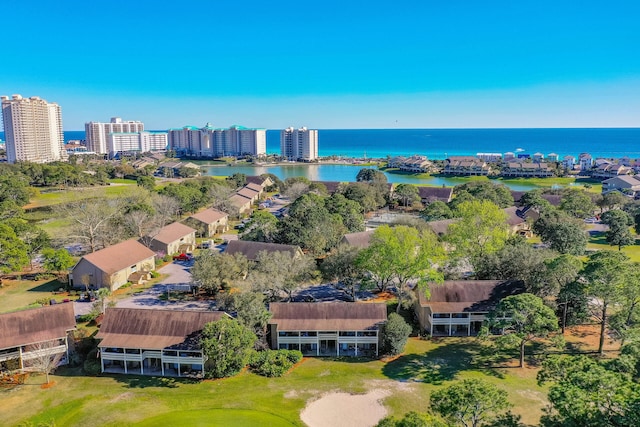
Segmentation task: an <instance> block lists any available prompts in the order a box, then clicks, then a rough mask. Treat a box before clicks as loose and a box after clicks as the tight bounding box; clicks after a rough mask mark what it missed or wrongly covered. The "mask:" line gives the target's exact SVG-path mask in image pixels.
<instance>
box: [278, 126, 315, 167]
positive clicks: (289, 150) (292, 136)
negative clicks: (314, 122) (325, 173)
mask: <svg viewBox="0 0 640 427" xmlns="http://www.w3.org/2000/svg"><path fill="white" fill-rule="evenodd" d="M280 153H281V155H282V157H286V158H287V159H288V160H293V161H295V160H303V161H307V162H308V161H311V160H315V159H317V158H318V131H317V130H314V129H307V128H306V127H301V128H300V129H294V128H293V127H289V128H286V129H284V130H282V131H281V132H280Z"/></svg>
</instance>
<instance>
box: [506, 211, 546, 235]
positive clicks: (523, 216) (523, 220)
mask: <svg viewBox="0 0 640 427" xmlns="http://www.w3.org/2000/svg"><path fill="white" fill-rule="evenodd" d="M502 211H503V212H504V213H505V214H507V224H508V225H509V231H510V232H511V233H512V234H518V235H520V236H522V237H526V238H529V237H533V231H531V224H530V223H529V222H528V221H527V218H528V217H531V215H532V214H533V213H534V212H535V211H532V210H531V209H529V208H525V209H519V208H517V207H515V206H512V207H510V208H506V209H503V210H502ZM527 213H528V214H527ZM538 217H539V215H538V216H537V217H536V218H535V219H537V218H538Z"/></svg>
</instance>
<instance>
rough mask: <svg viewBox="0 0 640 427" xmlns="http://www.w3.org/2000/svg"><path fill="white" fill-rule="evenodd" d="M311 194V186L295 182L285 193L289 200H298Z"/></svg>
mask: <svg viewBox="0 0 640 427" xmlns="http://www.w3.org/2000/svg"><path fill="white" fill-rule="evenodd" d="M308 192H309V184H307V183H304V182H294V183H293V184H291V185H288V186H287V188H286V189H285V190H284V191H283V193H284V195H285V196H286V197H288V198H289V200H293V201H295V200H298V199H299V198H300V197H302V196H303V195H305V194H307V193H308Z"/></svg>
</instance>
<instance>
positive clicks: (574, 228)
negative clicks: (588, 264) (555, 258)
mask: <svg viewBox="0 0 640 427" xmlns="http://www.w3.org/2000/svg"><path fill="white" fill-rule="evenodd" d="M533 231H534V233H536V234H537V235H538V236H540V239H541V240H542V241H543V242H544V243H546V244H548V245H549V247H550V248H551V249H553V250H556V251H558V252H560V253H561V254H571V255H582V254H583V253H584V250H585V248H586V247H587V242H588V240H587V234H586V232H585V230H584V225H583V224H582V221H579V220H576V219H574V218H572V217H570V216H568V215H567V214H565V213H564V212H562V211H558V210H555V209H554V210H549V211H546V212H542V214H541V215H540V218H538V219H537V220H536V221H535V222H534V223H533Z"/></svg>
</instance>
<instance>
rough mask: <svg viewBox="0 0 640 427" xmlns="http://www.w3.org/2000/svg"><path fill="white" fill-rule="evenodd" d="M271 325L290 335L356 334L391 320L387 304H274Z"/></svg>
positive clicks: (271, 305) (271, 307)
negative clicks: (296, 332) (347, 332)
mask: <svg viewBox="0 0 640 427" xmlns="http://www.w3.org/2000/svg"><path fill="white" fill-rule="evenodd" d="M269 311H271V313H273V316H272V317H271V320H269V323H270V324H275V325H278V329H279V330H284V331H286V330H289V331H292V330H293V331H354V330H365V329H375V328H376V327H377V326H378V325H379V324H380V323H382V322H385V321H386V320H387V306H386V304H384V303H353V302H320V303H305V302H290V303H271V304H270V305H269Z"/></svg>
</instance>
